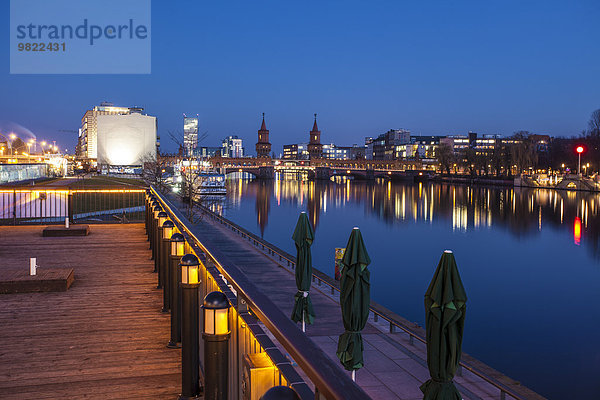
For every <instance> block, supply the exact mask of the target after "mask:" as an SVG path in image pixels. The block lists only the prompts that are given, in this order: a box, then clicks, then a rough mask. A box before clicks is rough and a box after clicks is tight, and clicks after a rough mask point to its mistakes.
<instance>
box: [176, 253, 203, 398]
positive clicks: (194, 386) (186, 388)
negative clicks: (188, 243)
mask: <svg viewBox="0 0 600 400" xmlns="http://www.w3.org/2000/svg"><path fill="white" fill-rule="evenodd" d="M199 266H200V261H198V257H196V256H195V255H193V254H186V255H184V256H183V257H181V261H180V262H179V267H180V270H181V284H180V286H181V395H180V396H179V399H181V400H184V399H195V398H197V397H198V396H199V395H200V382H199V376H200V375H199V374H200V354H199V351H200V343H199V342H200V338H199V337H198V335H199V332H198V317H199V315H198V312H199V309H198V289H199V287H200V281H199V279H198V268H199Z"/></svg>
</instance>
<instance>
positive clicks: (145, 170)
mask: <svg viewBox="0 0 600 400" xmlns="http://www.w3.org/2000/svg"><path fill="white" fill-rule="evenodd" d="M139 162H140V164H141V165H142V180H143V181H144V183H145V184H146V185H148V186H154V187H155V188H157V189H158V190H160V191H161V192H164V191H165V189H166V183H165V180H164V178H163V177H164V174H165V172H166V169H165V167H166V163H165V161H164V159H162V158H161V157H160V156H159V155H158V154H156V155H155V154H152V153H146V154H144V155H143V156H142V157H140V160H139Z"/></svg>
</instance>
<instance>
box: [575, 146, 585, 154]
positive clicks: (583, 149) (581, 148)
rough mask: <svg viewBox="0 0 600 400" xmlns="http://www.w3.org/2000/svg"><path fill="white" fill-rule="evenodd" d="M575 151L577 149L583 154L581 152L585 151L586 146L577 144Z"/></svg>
mask: <svg viewBox="0 0 600 400" xmlns="http://www.w3.org/2000/svg"><path fill="white" fill-rule="evenodd" d="M575 151H576V152H577V153H578V154H581V153H583V152H584V151H585V148H584V147H583V146H577V147H576V148H575Z"/></svg>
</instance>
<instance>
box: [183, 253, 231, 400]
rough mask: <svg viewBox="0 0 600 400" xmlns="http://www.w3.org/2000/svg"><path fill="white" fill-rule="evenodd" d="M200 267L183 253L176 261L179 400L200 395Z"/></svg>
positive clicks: (193, 259)
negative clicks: (178, 295) (179, 346)
mask: <svg viewBox="0 0 600 400" xmlns="http://www.w3.org/2000/svg"><path fill="white" fill-rule="evenodd" d="M199 266H200V261H199V260H198V257H196V256H195V255H193V254H186V255H184V256H183V257H181V260H180V261H179V267H180V268H181V284H180V287H181V395H180V396H179V399H193V398H196V397H198V396H199V395H200V383H199V374H200V352H199V350H200V337H199V336H200V335H199V332H198V325H199V324H198V317H199V315H198V314H199V311H200V310H198V289H199V287H200V284H199V281H198V267H199ZM224 398H226V397H224Z"/></svg>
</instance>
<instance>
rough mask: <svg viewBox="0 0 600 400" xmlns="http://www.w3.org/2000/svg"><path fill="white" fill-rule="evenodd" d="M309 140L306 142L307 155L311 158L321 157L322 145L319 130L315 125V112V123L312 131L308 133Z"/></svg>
mask: <svg viewBox="0 0 600 400" xmlns="http://www.w3.org/2000/svg"><path fill="white" fill-rule="evenodd" d="M309 135H310V141H309V142H308V155H309V157H310V159H311V160H313V159H319V158H322V157H323V145H322V144H321V131H320V130H319V128H318V127H317V114H316V113H315V123H314V124H313V128H312V131H310V133H309Z"/></svg>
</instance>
